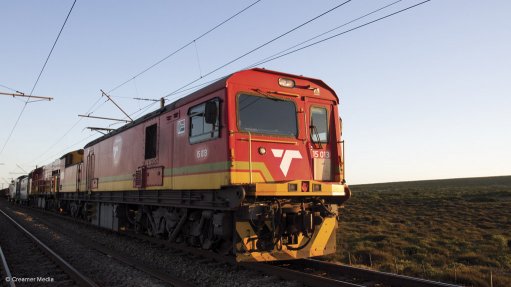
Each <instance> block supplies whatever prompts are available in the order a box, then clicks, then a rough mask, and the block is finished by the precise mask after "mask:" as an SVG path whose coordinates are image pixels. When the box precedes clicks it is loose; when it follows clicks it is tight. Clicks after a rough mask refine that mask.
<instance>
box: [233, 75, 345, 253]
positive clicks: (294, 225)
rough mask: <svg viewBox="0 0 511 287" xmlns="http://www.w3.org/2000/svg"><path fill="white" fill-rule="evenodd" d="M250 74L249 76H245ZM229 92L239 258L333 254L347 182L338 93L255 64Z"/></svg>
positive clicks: (238, 76) (315, 83) (238, 78)
mask: <svg viewBox="0 0 511 287" xmlns="http://www.w3.org/2000/svg"><path fill="white" fill-rule="evenodd" d="M248 79H249V80H248ZM230 82H231V84H230V85H229V90H228V95H229V97H228V99H229V100H228V103H227V104H228V106H230V108H228V109H229V113H230V114H229V116H230V117H229V122H228V127H229V146H230V153H229V154H230V162H231V184H234V185H241V186H243V188H244V190H245V192H246V198H245V202H244V203H243V205H242V207H241V208H240V210H239V211H238V212H237V215H236V233H237V236H238V238H237V244H236V254H237V259H238V260H240V261H267V260H285V259H296V258H303V257H311V256H319V255H325V254H329V253H333V252H334V251H335V248H336V240H335V233H336V230H337V216H338V207H339V206H340V205H341V204H342V203H343V202H344V201H346V200H347V199H348V198H349V195H350V193H349V189H348V187H347V186H346V185H345V184H344V182H345V180H344V176H343V169H344V166H343V165H344V163H343V160H342V158H343V154H342V150H341V139H340V131H341V127H340V123H339V121H338V120H337V119H338V118H339V116H338V110H337V105H338V99H337V96H336V95H335V93H334V92H333V91H332V90H331V89H330V88H329V87H328V86H327V85H325V84H324V83H323V82H322V81H319V80H315V79H309V78H305V77H300V76H294V75H288V74H282V73H277V72H271V71H267V70H259V69H254V70H250V71H245V72H241V73H238V74H236V75H234V76H233V78H232V79H231V80H230Z"/></svg>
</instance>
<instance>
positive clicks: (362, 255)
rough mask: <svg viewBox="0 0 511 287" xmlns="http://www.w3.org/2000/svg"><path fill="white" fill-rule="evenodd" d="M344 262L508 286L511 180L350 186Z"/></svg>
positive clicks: (342, 239)
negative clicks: (350, 194)
mask: <svg viewBox="0 0 511 287" xmlns="http://www.w3.org/2000/svg"><path fill="white" fill-rule="evenodd" d="M351 188H352V191H353V195H352V198H351V199H350V200H349V201H348V202H347V203H346V206H345V208H344V209H343V211H342V217H341V218H342V219H341V225H340V231H339V234H338V245H339V248H338V252H337V254H336V255H335V256H332V257H331V258H330V259H332V260H335V261H339V262H342V263H346V264H350V263H351V264H352V265H358V266H367V267H370V268H371V267H372V268H373V269H377V270H381V271H387V272H393V273H399V274H404V275H411V276H416V277H423V278H428V279H434V280H439V281H444V282H451V283H458V284H464V285H473V286H490V281H491V280H492V281H493V286H511V176H505V177H486V178H465V179H448V180H432V181H415V182H397V183H382V184H368V185H357V186H351Z"/></svg>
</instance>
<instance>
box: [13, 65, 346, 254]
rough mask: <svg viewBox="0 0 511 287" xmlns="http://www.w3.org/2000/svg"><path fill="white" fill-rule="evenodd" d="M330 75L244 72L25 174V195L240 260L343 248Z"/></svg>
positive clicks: (340, 158) (337, 131) (339, 144)
mask: <svg viewBox="0 0 511 287" xmlns="http://www.w3.org/2000/svg"><path fill="white" fill-rule="evenodd" d="M338 107H339V98H338V97H337V95H336V93H335V91H334V90H333V89H332V88H330V87H329V86H328V85H326V84H325V83H324V82H323V81H321V80H318V79H314V78H309V77H304V76H298V75H293V74H288V73H282V72H277V71H271V70H267V69H261V68H254V69H250V70H244V71H239V72H235V73H233V74H231V75H229V76H226V77H224V78H222V79H220V80H217V81H216V82H214V83H212V84H209V85H208V86H205V87H203V88H201V89H200V90H198V91H195V92H193V93H191V94H189V95H187V96H185V97H182V98H180V99H178V100H176V101H174V102H172V103H170V104H168V105H165V106H163V107H161V108H160V109H158V110H156V111H154V112H151V113H148V114H146V115H144V116H142V117H140V118H138V119H136V120H135V121H133V122H130V123H128V124H126V125H124V126H122V127H120V128H119V129H116V130H114V131H111V132H109V133H108V134H105V135H103V136H101V137H99V138H97V139H95V140H93V141H92V142H89V143H88V144H86V145H85V146H84V147H83V149H79V150H75V151H70V152H68V153H66V154H64V155H63V156H62V157H60V158H59V159H56V160H55V161H53V162H51V163H49V164H46V165H43V166H40V167H37V168H35V169H34V170H32V171H31V172H30V173H29V174H28V175H24V176H21V177H19V178H18V179H16V180H15V183H14V184H13V189H14V190H15V192H14V194H11V193H10V197H11V198H13V199H14V201H16V202H20V203H22V204H29V205H31V206H36V207H39V208H44V209H49V210H55V211H57V212H59V213H62V214H66V215H69V216H72V217H75V218H78V219H81V220H84V221H87V222H89V223H92V224H94V225H97V226H99V227H103V228H107V229H112V230H115V231H133V232H138V233H143V234H146V235H148V236H154V237H159V238H164V239H166V240H169V241H171V242H177V243H185V244H187V245H189V246H194V247H197V248H202V249H206V250H212V251H214V252H218V253H222V254H229V255H232V256H234V257H235V258H236V260H237V261H240V262H254V261H275V260H292V259H299V258H308V257H314V256H322V255H327V254H332V253H334V252H335V250H336V234H337V232H338V228H339V227H338V225H339V220H340V209H341V207H342V205H343V204H344V202H346V201H347V200H348V199H349V198H350V195H351V192H350V189H349V187H348V185H347V183H346V179H345V168H344V150H343V148H344V142H343V140H342V138H341V135H342V120H341V117H340V116H339V111H338Z"/></svg>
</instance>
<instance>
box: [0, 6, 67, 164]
mask: <svg viewBox="0 0 511 287" xmlns="http://www.w3.org/2000/svg"><path fill="white" fill-rule="evenodd" d="M75 4H76V0H74V2H73V5H71V8H70V9H69V12H68V13H67V16H66V19H65V20H64V23H63V24H62V26H61V28H60V31H59V33H58V35H57V38H56V39H55V41H54V42H53V45H52V47H51V50H50V53H48V56H47V57H46V61H45V62H44V65H43V67H42V68H41V71H40V72H39V75H38V76H37V79H36V81H35V83H34V85H33V86H32V90H31V91H30V95H32V94H33V93H34V90H35V88H36V87H37V84H38V83H39V79H40V78H41V75H42V74H43V72H44V69H45V68H46V64H48V61H49V60H50V57H51V55H52V53H53V49H55V46H56V45H57V42H58V40H59V38H60V35H61V34H62V31H63V30H64V27H65V26H66V23H67V20H68V19H69V16H70V15H71V12H72V11H73V8H74V7H75ZM29 100H30V97H29V98H27V101H26V102H25V104H24V105H23V108H22V109H21V112H20V113H19V115H18V118H17V119H16V122H15V123H14V126H13V127H12V129H11V131H10V133H9V135H8V136H7V139H6V140H5V142H4V145H3V146H2V149H1V150H0V156H1V155H2V153H3V152H4V150H5V147H6V146H7V143H8V142H9V140H10V139H11V137H12V134H13V133H14V130H16V127H17V126H18V123H19V121H20V119H21V116H22V115H23V112H25V109H26V108H27V104H28V103H29Z"/></svg>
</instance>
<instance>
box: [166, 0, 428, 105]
mask: <svg viewBox="0 0 511 287" xmlns="http://www.w3.org/2000/svg"><path fill="white" fill-rule="evenodd" d="M429 1H431V0H426V1H423V2H420V3H417V4H414V5H411V6H409V7H407V8H404V9H401V10H399V11H396V12H393V13H391V14H388V15H386V16H383V17H380V18H377V19H375V20H372V21H369V22H366V23H364V24H361V25H359V26H356V27H354V28H351V29H348V30H346V31H343V32H341V33H338V34H335V35H333V36H330V37H327V38H325V39H322V40H319V41H317V42H314V43H311V44H309V45H306V46H303V47H301V48H297V49H295V50H292V51H290V52H287V53H285V54H282V55H279V56H275V57H272V58H270V59H267V60H264V61H260V62H258V64H259V65H260V64H264V63H268V62H271V61H274V60H276V59H279V58H282V57H284V56H287V55H290V54H293V53H296V52H298V51H300V50H303V49H306V48H309V47H312V46H315V45H317V44H319V43H322V42H325V41H328V40H331V39H333V38H336V37H338V36H341V35H344V34H347V33H349V32H352V31H355V30H358V29H360V28H362V27H365V26H367V25H370V24H373V23H375V22H378V21H381V20H383V19H386V18H389V17H391V16H394V15H396V14H399V13H402V12H404V11H406V10H409V9H412V8H415V7H417V6H419V5H422V4H425V3H427V2H429ZM370 14H372V13H370ZM359 18H360V17H359ZM225 66H227V65H226V64H224V65H222V66H221V67H225ZM216 70H218V68H217V69H215V70H213V71H212V72H209V73H207V74H205V75H204V76H203V78H204V77H206V76H208V75H210V74H211V73H213V72H214V71H216ZM201 79H202V78H198V79H195V80H193V81H191V82H189V83H188V84H186V85H184V86H182V87H180V88H179V89H176V90H174V91H173V92H171V93H169V94H167V95H166V96H165V97H164V98H168V97H169V96H171V95H175V94H176V93H177V92H179V91H181V90H182V89H184V88H186V87H188V86H189V85H191V84H193V83H195V82H197V81H199V80H201Z"/></svg>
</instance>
